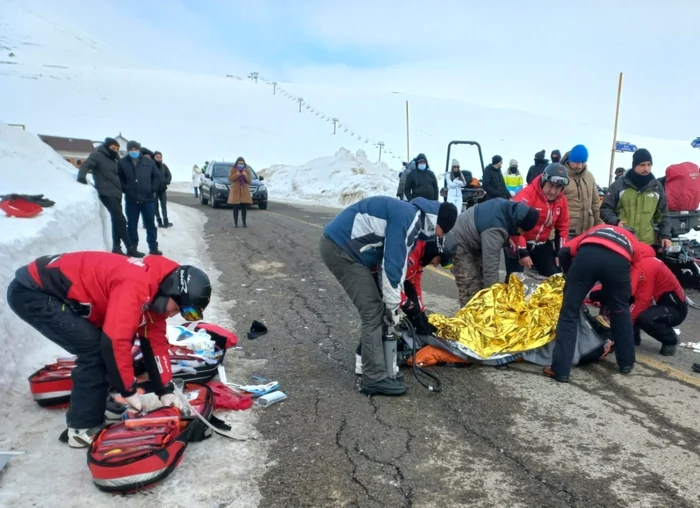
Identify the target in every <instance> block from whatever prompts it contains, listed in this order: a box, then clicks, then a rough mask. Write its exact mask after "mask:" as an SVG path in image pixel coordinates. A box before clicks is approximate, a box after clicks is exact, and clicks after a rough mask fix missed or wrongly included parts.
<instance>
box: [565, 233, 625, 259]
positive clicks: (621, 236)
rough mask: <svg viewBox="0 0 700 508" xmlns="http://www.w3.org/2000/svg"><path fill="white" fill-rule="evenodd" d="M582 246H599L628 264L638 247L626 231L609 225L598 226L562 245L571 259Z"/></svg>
mask: <svg viewBox="0 0 700 508" xmlns="http://www.w3.org/2000/svg"><path fill="white" fill-rule="evenodd" d="M583 245H601V246H603V247H605V248H607V249H610V250H611V251H613V252H616V253H617V254H619V255H621V256H622V257H624V258H625V259H627V261H629V262H630V263H631V262H632V258H633V257H634V253H635V251H636V249H637V246H638V245H639V242H638V241H637V238H636V237H635V236H634V235H633V234H632V233H631V232H630V231H628V230H626V229H624V228H621V227H619V226H612V225H610V224H598V225H597V226H593V227H592V228H591V229H589V230H588V231H586V232H585V233H583V234H581V235H579V236H577V237H576V238H574V239H573V240H571V241H570V242H569V243H567V244H566V245H564V247H567V248H568V249H569V250H570V253H571V257H576V253H577V252H578V249H579V248H580V247H581V246H583Z"/></svg>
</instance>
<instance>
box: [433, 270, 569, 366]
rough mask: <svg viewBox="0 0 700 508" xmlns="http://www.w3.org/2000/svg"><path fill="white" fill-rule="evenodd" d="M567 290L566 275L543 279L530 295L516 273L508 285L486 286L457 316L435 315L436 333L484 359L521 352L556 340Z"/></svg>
mask: <svg viewBox="0 0 700 508" xmlns="http://www.w3.org/2000/svg"><path fill="white" fill-rule="evenodd" d="M563 293H564V277H562V276H561V275H553V276H551V277H549V278H547V279H545V280H544V281H543V282H541V283H540V284H539V285H538V286H537V288H536V289H535V291H534V293H533V294H532V295H531V296H530V298H528V299H525V287H524V286H523V283H522V281H521V280H520V279H519V278H518V277H517V276H515V275H512V274H511V276H510V279H509V283H508V284H503V283H501V284H494V285H493V286H491V287H490V288H486V289H482V290H481V291H479V292H478V293H477V294H476V295H474V297H473V298H472V299H471V300H470V301H469V303H467V305H465V306H464V307H463V308H462V309H461V310H460V311H459V312H457V314H456V315H455V317H453V318H447V317H445V316H443V315H441V314H431V315H430V317H429V318H428V320H429V321H430V323H431V324H432V325H433V326H435V327H436V328H437V332H436V335H438V336H439V337H442V338H444V339H449V340H456V341H458V342H460V343H461V344H463V345H464V346H466V347H468V348H469V349H471V350H472V351H474V352H475V353H477V354H478V355H479V356H481V357H482V358H489V357H491V356H493V355H497V354H504V353H519V352H521V351H529V350H531V349H535V348H538V347H540V346H544V345H545V344H547V343H548V342H550V341H551V340H553V339H554V336H555V333H556V327H557V320H558V318H559V310H560V309H561V303H562V299H563Z"/></svg>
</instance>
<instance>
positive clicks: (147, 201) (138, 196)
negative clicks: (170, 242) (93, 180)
mask: <svg viewBox="0 0 700 508" xmlns="http://www.w3.org/2000/svg"><path fill="white" fill-rule="evenodd" d="M126 149H127V150H128V151H129V153H128V155H126V156H125V157H122V158H121V159H120V160H119V178H120V180H121V183H122V190H123V191H124V196H125V197H126V200H125V201H126V220H127V229H128V230H129V238H130V239H131V243H132V245H133V246H134V249H135V248H136V247H137V246H138V244H139V232H138V229H139V217H141V218H142V219H143V224H144V226H145V227H146V241H147V242H148V250H149V253H150V254H155V255H162V254H163V253H162V252H161V251H159V250H158V229H157V228H156V223H155V215H156V211H155V200H156V194H157V193H158V189H159V188H160V171H158V168H157V167H156V164H155V162H153V160H152V159H151V158H150V157H147V156H145V155H144V156H142V155H141V145H140V144H139V143H138V142H137V141H129V142H128V143H127V144H126Z"/></svg>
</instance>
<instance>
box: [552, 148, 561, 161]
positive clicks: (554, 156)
mask: <svg viewBox="0 0 700 508" xmlns="http://www.w3.org/2000/svg"><path fill="white" fill-rule="evenodd" d="M549 158H550V159H552V162H561V152H560V151H559V150H552V153H551V155H550V156H549Z"/></svg>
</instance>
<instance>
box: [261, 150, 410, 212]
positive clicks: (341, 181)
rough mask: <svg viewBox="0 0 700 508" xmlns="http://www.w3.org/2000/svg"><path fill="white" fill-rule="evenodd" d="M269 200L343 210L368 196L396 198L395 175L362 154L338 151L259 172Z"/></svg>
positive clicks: (379, 163) (384, 165) (396, 178)
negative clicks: (266, 188)
mask: <svg viewBox="0 0 700 508" xmlns="http://www.w3.org/2000/svg"><path fill="white" fill-rule="evenodd" d="M259 173H260V174H261V175H262V176H264V177H265V183H266V184H267V186H268V189H269V195H270V200H272V201H275V200H277V201H280V200H281V199H282V198H283V199H284V201H285V202H291V203H303V204H315V205H323V206H329V207H334V208H344V207H345V206H347V205H350V204H352V203H355V202H357V201H359V200H361V199H364V198H366V197H369V196H376V195H387V196H393V195H395V194H396V187H397V186H398V183H399V177H398V172H397V171H395V170H393V169H391V168H390V167H389V166H388V165H386V164H385V163H383V162H371V161H370V160H369V159H368V158H367V154H366V153H365V151H364V150H358V151H357V152H356V153H355V154H354V155H353V154H352V153H351V152H350V150H347V149H346V148H341V149H340V150H338V151H337V152H336V154H335V155H334V156H332V157H321V158H318V159H314V160H312V161H309V162H307V163H306V164H302V165H301V166H284V165H275V166H271V167H269V168H267V169H261V170H260V171H259Z"/></svg>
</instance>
